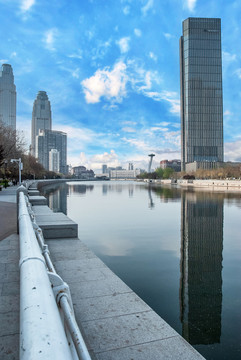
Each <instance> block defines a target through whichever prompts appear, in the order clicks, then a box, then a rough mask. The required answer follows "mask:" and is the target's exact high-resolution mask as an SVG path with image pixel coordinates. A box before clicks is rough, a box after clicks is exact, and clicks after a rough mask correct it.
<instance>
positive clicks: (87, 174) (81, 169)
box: [72, 166, 95, 180]
mask: <svg viewBox="0 0 241 360" xmlns="http://www.w3.org/2000/svg"><path fill="white" fill-rule="evenodd" d="M72 174H73V176H75V177H77V178H78V179H85V180H89V179H93V178H94V177H95V173H94V171H93V170H87V169H86V167H85V166H73V168H72Z"/></svg>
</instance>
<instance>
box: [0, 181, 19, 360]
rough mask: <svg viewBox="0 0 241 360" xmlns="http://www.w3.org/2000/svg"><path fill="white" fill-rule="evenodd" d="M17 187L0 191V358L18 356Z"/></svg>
mask: <svg viewBox="0 0 241 360" xmlns="http://www.w3.org/2000/svg"><path fill="white" fill-rule="evenodd" d="M16 190H17V187H10V188H7V189H3V190H2V191H0V274H1V277H0V359H1V360H18V358H19V356H18V354H19V351H18V348H19V267H18V262H19V244H18V235H17V226H16V224H17V222H16V221H17V220H16V218H17V208H16Z"/></svg>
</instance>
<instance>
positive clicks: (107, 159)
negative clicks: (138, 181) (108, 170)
mask: <svg viewBox="0 0 241 360" xmlns="http://www.w3.org/2000/svg"><path fill="white" fill-rule="evenodd" d="M68 161H69V163H70V164H71V165H72V166H79V165H82V166H85V167H86V168H87V169H93V170H99V169H100V168H101V165H102V164H106V165H107V166H108V167H116V166H120V160H119V158H118V155H117V154H116V153H115V151H114V150H110V152H104V153H102V154H95V155H92V156H90V157H88V156H86V154H85V152H83V151H82V152H80V153H79V155H77V156H71V157H69V158H68Z"/></svg>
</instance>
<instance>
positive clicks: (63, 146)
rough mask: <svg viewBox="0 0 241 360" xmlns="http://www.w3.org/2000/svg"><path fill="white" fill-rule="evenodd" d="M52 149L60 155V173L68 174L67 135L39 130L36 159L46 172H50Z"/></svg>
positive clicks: (60, 132)
mask: <svg viewBox="0 0 241 360" xmlns="http://www.w3.org/2000/svg"><path fill="white" fill-rule="evenodd" d="M52 149H54V150H56V151H57V152H58V153H59V155H58V157H59V172H61V173H62V174H67V173H68V171H67V134H66V133H64V132H62V131H56V130H39V134H38V136H36V157H37V159H38V161H39V162H40V164H42V165H43V167H44V168H45V169H46V170H50V168H49V153H50V152H51V150H52Z"/></svg>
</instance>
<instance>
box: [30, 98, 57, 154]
mask: <svg viewBox="0 0 241 360" xmlns="http://www.w3.org/2000/svg"><path fill="white" fill-rule="evenodd" d="M39 130H52V115H51V105H50V101H49V99H48V95H47V93H46V92H45V91H39V92H38V95H37V97H36V99H35V100H34V104H33V112H32V139H31V141H32V144H31V154H32V155H33V156H35V157H37V149H36V136H38V134H39Z"/></svg>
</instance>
